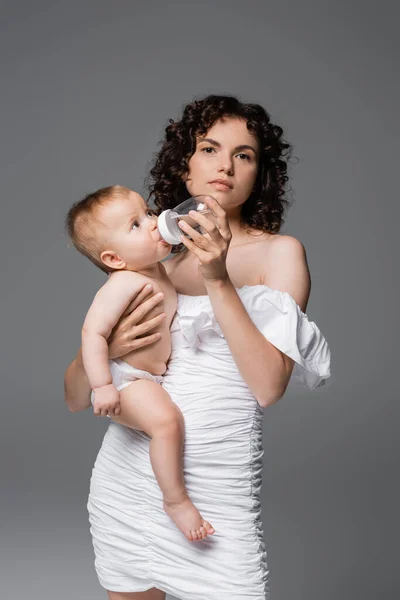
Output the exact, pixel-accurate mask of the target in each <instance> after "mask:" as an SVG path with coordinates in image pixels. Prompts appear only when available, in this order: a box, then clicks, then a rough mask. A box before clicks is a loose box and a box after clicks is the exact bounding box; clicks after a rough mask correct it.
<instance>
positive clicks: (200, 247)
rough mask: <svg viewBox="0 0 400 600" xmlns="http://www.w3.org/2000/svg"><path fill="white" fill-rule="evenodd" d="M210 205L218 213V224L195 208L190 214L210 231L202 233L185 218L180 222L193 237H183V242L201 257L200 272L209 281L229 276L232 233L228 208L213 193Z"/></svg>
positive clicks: (208, 198)
mask: <svg viewBox="0 0 400 600" xmlns="http://www.w3.org/2000/svg"><path fill="white" fill-rule="evenodd" d="M204 204H206V205H207V206H208V207H209V208H210V209H211V212H212V213H213V215H214V219H215V221H216V222H215V223H214V222H212V221H210V220H209V219H208V218H207V217H206V216H205V215H202V214H200V213H197V212H195V211H191V212H190V213H189V216H190V217H191V218H192V219H193V220H194V221H196V222H197V223H198V224H199V225H200V226H201V227H202V228H203V230H204V231H205V232H206V233H204V234H201V233H199V232H197V231H196V230H195V229H193V228H192V227H190V225H188V224H187V223H185V221H183V220H181V221H179V227H180V228H181V229H182V230H183V231H184V232H185V233H186V234H188V235H190V237H191V238H192V239H189V238H187V237H186V236H182V238H181V239H182V243H183V244H184V246H186V248H188V250H190V251H191V252H193V254H195V255H196V256H197V258H198V259H199V271H200V273H201V275H202V277H203V279H204V280H205V282H207V281H208V282H211V281H224V280H227V279H229V276H228V272H227V270H226V255H227V253H228V248H229V244H230V241H231V239H232V233H231V230H230V227H229V223H228V218H227V216H226V212H225V211H224V209H223V208H222V207H221V206H220V204H218V202H217V201H216V200H215V199H214V198H213V197H212V196H206V197H205V199H204Z"/></svg>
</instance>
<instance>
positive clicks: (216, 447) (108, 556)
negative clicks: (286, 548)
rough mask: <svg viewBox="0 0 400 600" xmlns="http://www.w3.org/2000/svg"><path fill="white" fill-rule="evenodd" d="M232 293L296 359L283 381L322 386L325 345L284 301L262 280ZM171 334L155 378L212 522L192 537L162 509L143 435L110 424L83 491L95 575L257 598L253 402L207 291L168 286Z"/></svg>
mask: <svg viewBox="0 0 400 600" xmlns="http://www.w3.org/2000/svg"><path fill="white" fill-rule="evenodd" d="M237 291H238V293H239V295H240V298H241V300H242V302H243V304H244V306H245V307H246V310H247V312H248V313H249V315H250V317H251V319H252V320H253V322H254V323H255V325H256V326H257V328H258V329H259V330H260V331H261V332H262V333H263V335H265V337H266V338H267V339H268V340H269V341H270V342H271V343H272V344H273V345H274V346H276V347H277V348H279V350H281V351H282V352H284V353H285V354H287V355H288V356H290V357H291V358H293V360H294V361H295V363H296V364H295V368H294V370H293V374H292V380H293V382H294V381H297V382H300V383H303V384H305V385H307V386H308V388H309V389H313V388H315V387H317V386H319V385H322V384H323V383H324V380H325V379H326V378H328V377H329V376H330V349H329V347H328V344H327V342H326V340H325V338H324V336H323V335H322V333H321V332H320V330H319V329H318V327H317V326H316V324H315V323H313V322H311V321H309V320H308V318H307V315H306V314H304V313H303V312H302V311H301V309H300V307H299V306H298V305H297V304H296V302H295V301H294V299H293V298H292V297H291V296H290V295H289V294H288V293H286V292H280V291H276V290H273V289H271V288H268V287H266V286H264V285H257V286H245V287H243V288H240V289H238V290H237ZM171 335H172V349H173V350H172V356H171V359H170V362H169V366H168V371H167V373H166V374H165V376H164V384H163V385H164V387H165V389H166V390H167V391H168V392H169V394H170V395H171V397H172V400H173V401H174V402H175V403H176V404H177V405H178V406H179V408H180V409H181V411H182V413H183V416H184V419H185V454H184V462H185V472H184V475H185V481H186V485H187V488H188V491H189V495H190V497H191V499H192V501H193V502H194V503H195V504H196V506H197V507H198V509H199V510H200V512H201V514H202V515H203V517H204V518H205V519H207V520H209V521H210V522H211V523H212V524H213V526H214V528H215V530H216V532H215V534H214V535H213V536H210V537H208V538H206V539H205V540H203V541H201V542H189V541H188V540H187V539H186V538H185V536H184V535H183V534H182V533H181V532H180V531H179V530H178V529H177V527H176V526H175V525H174V524H173V522H172V521H171V520H170V519H169V517H168V516H167V515H166V514H165V513H164V511H163V508H162V496H161V492H160V489H159V487H158V485H157V482H156V480H155V477H154V475H153V472H152V469H151V465H150V461H149V438H148V436H147V435H146V434H144V433H143V432H139V431H134V430H131V429H129V428H127V427H123V426H121V425H118V424H116V423H114V422H111V423H110V425H109V427H108V430H107V432H106V434H105V437H104V441H103V444H102V446H101V449H100V451H99V454H98V456H97V459H96V462H95V465H94V468H93V473H92V478H91V485H90V494H89V500H88V511H89V519H90V525H91V527H90V530H91V533H92V537H93V546H94V551H95V567H96V572H97V576H98V579H99V581H100V584H101V585H102V586H103V587H105V588H106V589H108V590H111V591H119V592H138V591H143V590H147V589H149V588H151V587H156V588H159V589H161V590H164V591H166V592H167V593H169V594H172V595H174V596H176V597H177V598H180V599H181V600H228V599H229V600H250V599H252V600H265V599H266V598H268V566H267V560H266V549H265V545H264V542H263V530H262V523H261V518H260V509H261V505H260V488H261V473H262V455H263V448H262V418H263V409H262V408H260V406H259V404H258V403H257V401H256V400H255V398H254V396H252V394H251V393H250V391H249V389H248V387H247V385H246V383H245V382H244V380H243V378H242V377H241V375H240V374H239V372H238V369H237V367H236V364H235V362H234V361H233V358H232V356H231V354H230V351H229V348H228V345H227V343H226V340H225V339H224V336H223V334H222V331H221V329H220V327H219V325H218V323H217V322H216V319H215V317H214V314H213V311H212V307H211V303H210V300H209V297H208V296H185V295H178V308H177V314H176V316H175V319H174V321H173V323H172V326H171ZM291 383H292V381H291V382H290V384H291ZM290 384H289V385H290Z"/></svg>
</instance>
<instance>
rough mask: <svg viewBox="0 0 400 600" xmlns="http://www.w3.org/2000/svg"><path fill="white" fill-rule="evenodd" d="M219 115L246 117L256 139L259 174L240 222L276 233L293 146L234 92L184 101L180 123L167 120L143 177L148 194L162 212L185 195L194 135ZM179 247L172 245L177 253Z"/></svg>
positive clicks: (266, 116)
mask: <svg viewBox="0 0 400 600" xmlns="http://www.w3.org/2000/svg"><path fill="white" fill-rule="evenodd" d="M222 117H238V118H241V119H244V120H246V121H247V129H248V130H249V131H250V132H251V133H252V134H254V135H256V136H257V138H258V140H259V143H260V157H259V164H258V174H257V179H256V183H255V186H254V189H253V191H252V193H251V195H250V196H249V198H248V199H247V200H246V202H245V203H244V204H243V206H242V212H241V218H242V223H244V224H245V225H248V226H249V227H252V228H255V229H259V230H262V231H266V232H269V233H278V232H279V231H280V229H281V227H282V225H283V223H284V219H283V214H284V211H285V208H286V206H287V205H288V203H289V202H288V200H287V199H286V198H285V191H286V190H285V188H286V183H287V181H288V179H289V178H288V176H287V174H286V172H287V159H288V157H289V156H290V154H291V151H292V147H291V146H290V144H288V143H287V142H285V141H284V140H283V138H282V134H283V130H282V128H281V127H279V125H274V124H273V123H271V120H270V116H269V114H268V113H267V111H266V110H265V109H264V108H263V107H262V106H260V105H258V104H244V103H242V102H240V101H239V100H238V99H237V98H235V97H233V96H215V95H211V96H207V97H205V98H203V99H201V100H195V101H194V102H192V103H190V104H187V105H186V106H185V108H184V110H183V114H182V118H181V120H180V121H174V120H173V119H169V125H168V127H167V128H166V130H165V138H164V140H163V141H161V142H160V144H162V147H161V150H160V151H159V152H158V154H157V155H156V159H155V164H154V166H153V168H152V169H151V171H150V174H149V177H148V179H147V184H148V187H149V191H150V195H149V200H152V201H153V202H154V204H155V205H156V207H157V208H158V209H160V211H161V210H165V209H167V208H173V207H175V206H177V205H178V204H180V203H181V202H183V201H184V200H186V199H187V198H189V196H190V194H189V193H188V191H187V189H186V184H185V182H184V181H183V180H182V176H183V175H184V174H185V173H187V172H188V171H189V167H188V162H189V159H190V158H191V157H192V155H193V154H194V152H195V150H196V141H197V137H198V136H203V135H205V134H206V133H207V131H208V130H209V129H210V128H211V127H212V126H213V125H214V123H215V122H216V121H218V120H219V119H220V118H222ZM177 250H178V248H176V251H177Z"/></svg>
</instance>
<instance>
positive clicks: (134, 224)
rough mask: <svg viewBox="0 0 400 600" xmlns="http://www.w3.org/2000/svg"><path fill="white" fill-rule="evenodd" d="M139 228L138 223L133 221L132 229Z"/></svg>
mask: <svg viewBox="0 0 400 600" xmlns="http://www.w3.org/2000/svg"><path fill="white" fill-rule="evenodd" d="M139 227H140V223H139V221H133V223H132V229H139Z"/></svg>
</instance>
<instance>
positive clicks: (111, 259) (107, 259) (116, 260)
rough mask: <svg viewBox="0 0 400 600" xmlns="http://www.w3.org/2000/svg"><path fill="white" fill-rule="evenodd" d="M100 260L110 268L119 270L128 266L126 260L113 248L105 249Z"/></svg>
mask: <svg viewBox="0 0 400 600" xmlns="http://www.w3.org/2000/svg"><path fill="white" fill-rule="evenodd" d="M100 260H101V261H102V262H103V263H104V264H105V265H106V267H109V268H110V269H116V270H118V269H125V267H126V262H125V261H124V260H122V258H120V257H119V256H118V254H116V253H115V252H113V251H112V250H104V252H102V253H101V254H100Z"/></svg>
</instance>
